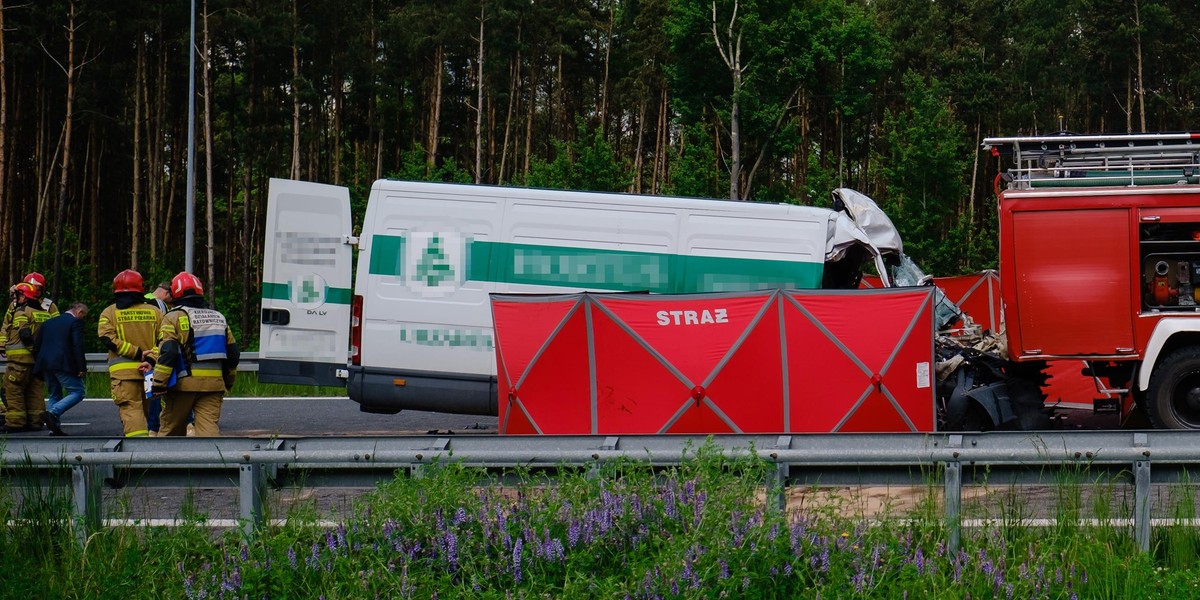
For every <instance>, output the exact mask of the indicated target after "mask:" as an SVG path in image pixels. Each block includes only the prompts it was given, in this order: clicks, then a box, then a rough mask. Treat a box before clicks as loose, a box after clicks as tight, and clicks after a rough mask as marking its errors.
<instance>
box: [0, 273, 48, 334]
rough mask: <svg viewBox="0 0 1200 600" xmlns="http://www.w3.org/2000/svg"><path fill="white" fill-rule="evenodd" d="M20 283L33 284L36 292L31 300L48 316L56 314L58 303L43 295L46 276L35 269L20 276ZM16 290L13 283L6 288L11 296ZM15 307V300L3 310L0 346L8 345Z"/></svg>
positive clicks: (0, 322)
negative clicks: (9, 329) (9, 328)
mask: <svg viewBox="0 0 1200 600" xmlns="http://www.w3.org/2000/svg"><path fill="white" fill-rule="evenodd" d="M21 283H28V284H29V285H32V286H33V289H34V291H35V292H36V295H35V296H34V298H33V300H35V302H34V303H35V304H37V305H39V306H41V307H42V310H44V311H46V312H47V313H50V317H49V318H53V317H57V316H58V305H57V304H55V303H54V300H51V299H50V298H46V297H45V296H44V294H45V293H46V277H45V276H44V275H42V274H41V273H38V272H37V271H33V272H32V273H30V274H28V275H26V276H25V277H22V278H21ZM16 291H17V286H16V285H14V286H12V287H11V288H9V289H8V295H9V296H12V295H13V294H15V293H16ZM16 308H17V304H16V301H13V302H9V303H8V309H6V310H5V311H4V320H3V321H0V348H3V347H5V346H7V345H8V327H9V326H10V325H11V324H12V317H13V311H15V310H16Z"/></svg>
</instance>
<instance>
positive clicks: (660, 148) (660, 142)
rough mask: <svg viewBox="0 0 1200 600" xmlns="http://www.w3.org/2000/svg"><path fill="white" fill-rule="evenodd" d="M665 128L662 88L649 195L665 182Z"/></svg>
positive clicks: (664, 103) (663, 91) (664, 91)
mask: <svg viewBox="0 0 1200 600" xmlns="http://www.w3.org/2000/svg"><path fill="white" fill-rule="evenodd" d="M667 127H668V121H667V88H666V86H664V87H663V88H662V96H661V99H660V102H659V106H658V126H657V127H655V135H654V172H653V173H652V174H651V178H650V193H651V194H657V193H659V192H660V191H662V188H663V186H664V185H666V181H667V145H668V143H669V142H668V140H669V139H670V138H669V134H668V131H667Z"/></svg>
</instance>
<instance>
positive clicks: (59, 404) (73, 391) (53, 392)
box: [46, 371, 83, 417]
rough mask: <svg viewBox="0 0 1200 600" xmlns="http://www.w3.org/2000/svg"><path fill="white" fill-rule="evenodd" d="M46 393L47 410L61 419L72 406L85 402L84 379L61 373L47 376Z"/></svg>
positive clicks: (57, 372)
mask: <svg viewBox="0 0 1200 600" xmlns="http://www.w3.org/2000/svg"><path fill="white" fill-rule="evenodd" d="M64 391H65V392H66V394H65V395H64V394H63V392H64ZM46 392H47V394H46V395H47V397H46V410H47V411H49V412H50V413H51V414H53V415H54V416H56V417H61V416H62V414H63V413H65V412H67V410H69V409H70V408H71V407H72V406H75V405H76V404H79V403H80V402H83V379H82V378H80V377H78V376H76V375H72V374H71V373H64V372H61V371H56V372H54V373H50V374H47V375H46Z"/></svg>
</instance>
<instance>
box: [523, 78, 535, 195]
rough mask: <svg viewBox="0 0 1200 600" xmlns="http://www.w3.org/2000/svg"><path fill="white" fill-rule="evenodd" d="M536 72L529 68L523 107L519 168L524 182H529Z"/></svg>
mask: <svg viewBox="0 0 1200 600" xmlns="http://www.w3.org/2000/svg"><path fill="white" fill-rule="evenodd" d="M537 72H538V71H537V69H529V94H528V96H527V97H528V99H527V101H528V102H529V104H528V105H527V106H526V107H525V164H524V165H522V168H521V173H522V175H523V177H524V183H528V182H529V164H530V163H529V160H530V157H531V156H532V154H533V113H534V108H535V107H536V106H537Z"/></svg>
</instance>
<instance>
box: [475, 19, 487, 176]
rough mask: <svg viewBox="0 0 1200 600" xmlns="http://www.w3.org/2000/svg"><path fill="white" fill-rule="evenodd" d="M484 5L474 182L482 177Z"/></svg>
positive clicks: (481, 30) (480, 43)
mask: <svg viewBox="0 0 1200 600" xmlns="http://www.w3.org/2000/svg"><path fill="white" fill-rule="evenodd" d="M483 9H484V5H483V4H482V3H480V5H479V54H478V56H477V57H476V59H475V62H476V66H478V67H479V77H478V79H476V81H475V88H476V94H475V183H477V184H478V183H479V182H480V181H482V177H483V23H484V20H485V19H484V10H483Z"/></svg>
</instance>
